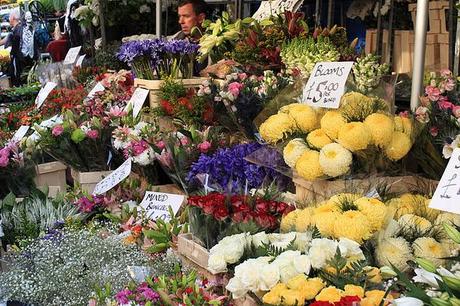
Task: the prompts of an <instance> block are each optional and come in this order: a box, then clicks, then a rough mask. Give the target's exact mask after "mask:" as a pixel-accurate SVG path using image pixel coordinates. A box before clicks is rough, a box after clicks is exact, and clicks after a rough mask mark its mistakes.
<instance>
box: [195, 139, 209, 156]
mask: <svg viewBox="0 0 460 306" xmlns="http://www.w3.org/2000/svg"><path fill="white" fill-rule="evenodd" d="M210 148H211V143H210V142H209V141H203V142H202V143H200V144H199V145H198V149H199V150H200V152H201V153H206V152H208V151H209V149H210Z"/></svg>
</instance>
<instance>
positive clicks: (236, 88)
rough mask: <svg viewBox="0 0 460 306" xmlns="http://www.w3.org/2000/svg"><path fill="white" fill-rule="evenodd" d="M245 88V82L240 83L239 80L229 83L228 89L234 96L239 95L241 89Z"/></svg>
mask: <svg viewBox="0 0 460 306" xmlns="http://www.w3.org/2000/svg"><path fill="white" fill-rule="evenodd" d="M242 88H243V84H241V83H238V82H232V83H230V84H228V91H229V92H230V93H231V94H232V96H234V97H238V95H239V94H240V91H241V89H242Z"/></svg>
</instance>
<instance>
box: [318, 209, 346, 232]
mask: <svg viewBox="0 0 460 306" xmlns="http://www.w3.org/2000/svg"><path fill="white" fill-rule="evenodd" d="M340 218H341V214H340V213H338V212H328V213H321V214H315V215H314V216H313V219H314V220H315V225H316V227H317V228H318V230H319V232H320V233H321V236H323V237H335V236H334V227H335V224H336V223H337V222H338V220H340Z"/></svg>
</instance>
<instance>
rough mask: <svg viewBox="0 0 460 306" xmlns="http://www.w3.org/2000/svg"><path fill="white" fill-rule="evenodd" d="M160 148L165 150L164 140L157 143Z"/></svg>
mask: <svg viewBox="0 0 460 306" xmlns="http://www.w3.org/2000/svg"><path fill="white" fill-rule="evenodd" d="M155 145H156V146H157V148H158V149H160V150H163V149H164V148H165V147H166V144H165V142H164V141H163V140H160V141H158V142H157V143H156V144H155Z"/></svg>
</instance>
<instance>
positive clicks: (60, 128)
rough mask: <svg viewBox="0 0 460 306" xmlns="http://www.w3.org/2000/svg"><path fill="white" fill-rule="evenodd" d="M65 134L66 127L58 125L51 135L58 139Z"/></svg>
mask: <svg viewBox="0 0 460 306" xmlns="http://www.w3.org/2000/svg"><path fill="white" fill-rule="evenodd" d="M63 132H64V127H63V126H62V125H60V124H58V125H56V126H54V127H53V130H52V131H51V134H53V136H55V137H57V136H59V135H61V134H62V133H63Z"/></svg>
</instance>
